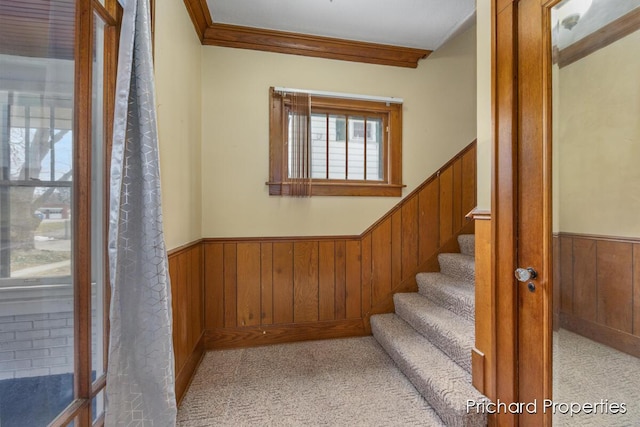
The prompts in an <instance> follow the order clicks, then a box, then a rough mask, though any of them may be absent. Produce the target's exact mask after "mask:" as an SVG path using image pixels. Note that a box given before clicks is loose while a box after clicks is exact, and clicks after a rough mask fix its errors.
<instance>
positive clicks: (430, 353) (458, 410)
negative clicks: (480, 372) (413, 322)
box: [371, 313, 487, 427]
mask: <svg viewBox="0 0 640 427" xmlns="http://www.w3.org/2000/svg"><path fill="white" fill-rule="evenodd" d="M371 330H372V332H373V335H374V336H375V337H376V339H377V340H378V342H379V343H380V345H382V347H384V349H385V350H386V351H387V353H388V354H389V355H390V356H391V358H392V359H393V360H394V361H395V362H396V365H398V367H399V368H400V370H401V371H402V372H403V373H404V374H405V376H406V377H407V378H408V379H409V380H410V381H411V383H412V384H413V385H414V387H415V388H416V389H417V390H418V391H419V392H420V394H421V395H422V396H423V397H424V398H425V400H426V401H427V402H428V403H429V405H430V406H431V407H432V408H433V409H434V410H435V411H436V413H437V414H438V416H439V417H440V418H441V419H442V421H443V422H444V423H445V424H446V425H447V426H449V427H458V426H459V427H475V426H478V427H480V426H482V427H484V426H486V424H487V420H486V415H485V414H482V413H480V414H478V413H476V412H475V411H473V410H472V411H467V401H468V400H475V401H483V400H485V399H486V398H485V397H484V396H483V395H482V394H480V392H479V391H478V390H476V389H475V388H474V387H473V386H472V385H471V375H470V374H469V373H468V372H467V371H465V370H464V369H462V368H461V367H460V366H458V364H456V363H455V362H454V361H453V360H451V359H450V358H448V357H447V356H446V355H445V354H444V353H443V352H441V351H440V350H439V349H438V348H437V347H435V346H434V345H433V344H431V343H430V342H429V340H427V339H426V338H425V337H423V336H422V335H420V334H419V333H418V332H417V331H416V330H415V329H413V328H412V327H411V326H410V325H409V324H407V323H406V322H405V321H403V320H402V319H400V317H398V316H397V315H395V314H393V313H389V314H380V315H376V316H371Z"/></svg>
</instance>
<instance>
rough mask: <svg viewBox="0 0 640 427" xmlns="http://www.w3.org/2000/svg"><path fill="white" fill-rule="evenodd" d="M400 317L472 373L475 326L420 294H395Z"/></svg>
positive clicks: (397, 311)
mask: <svg viewBox="0 0 640 427" xmlns="http://www.w3.org/2000/svg"><path fill="white" fill-rule="evenodd" d="M393 298H394V303H395V307H396V314H397V315H398V316H399V317H401V318H402V319H403V320H404V321H405V322H407V323H408V324H410V325H411V326H412V327H413V328H414V329H415V330H416V331H418V332H419V333H420V334H421V335H423V336H424V337H425V338H427V339H429V340H430V341H431V342H432V343H433V344H434V345H435V346H436V347H438V348H439V349H440V350H441V351H443V352H444V353H446V354H447V355H448V356H449V357H451V359H453V360H454V361H455V362H456V363H457V364H458V365H460V366H461V367H462V368H463V369H465V370H466V371H467V372H471V350H472V349H473V345H474V335H475V334H474V324H473V322H471V321H470V320H468V319H465V318H463V317H462V316H459V315H458V314H456V313H454V312H452V311H450V310H448V309H447V308H445V307H442V306H440V305H438V304H436V303H435V302H433V301H431V300H429V299H428V298H426V297H424V296H422V295H420V294H418V293H415V292H414V293H401V294H395V295H394V297H393Z"/></svg>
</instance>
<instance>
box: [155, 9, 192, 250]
mask: <svg viewBox="0 0 640 427" xmlns="http://www.w3.org/2000/svg"><path fill="white" fill-rule="evenodd" d="M155 19H156V24H155V77H156V94H157V98H156V102H157V105H158V131H159V140H160V142H159V143H160V166H161V179H162V211H163V217H164V228H165V241H166V245H167V248H168V249H172V248H175V247H177V246H180V245H183V244H185V243H189V242H192V241H194V240H197V239H199V238H200V237H202V231H201V224H202V220H201V218H202V209H201V206H202V202H201V200H202V197H201V171H200V165H201V163H200V146H201V145H200V143H201V139H202V138H201V129H202V127H201V117H202V115H201V108H200V99H201V98H200V91H201V86H202V85H201V78H200V77H201V76H200V70H201V67H200V64H201V50H202V46H201V45H200V41H199V40H198V38H197V36H196V32H195V31H194V28H193V25H192V24H191V21H190V19H189V15H188V14H187V11H186V9H185V7H184V4H183V3H182V2H180V1H157V2H156V18H155Z"/></svg>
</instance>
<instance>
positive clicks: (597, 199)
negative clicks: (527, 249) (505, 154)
mask: <svg viewBox="0 0 640 427" xmlns="http://www.w3.org/2000/svg"><path fill="white" fill-rule="evenodd" d="M639 45H640V31H636V32H635V33H633V34H631V35H629V36H627V37H625V38H624V39H621V40H619V41H617V42H616V43H614V44H612V45H610V46H608V47H606V48H603V49H601V50H599V51H597V52H595V53H593V54H591V55H589V56H588V57H586V58H583V59H581V60H579V61H577V62H575V63H573V64H571V65H568V66H566V67H563V68H561V69H560V71H559V87H560V89H559V91H560V94H559V99H558V101H557V102H558V104H559V123H558V124H557V128H558V131H557V136H556V137H555V138H554V143H556V144H559V147H558V157H559V158H558V159H557V163H558V164H559V171H558V176H559V183H558V185H559V192H560V196H559V204H560V206H559V211H560V212H559V222H560V223H559V225H558V227H556V228H559V229H560V230H561V231H565V232H574V233H587V234H600V235H611V236H627V237H640V220H639V213H640V167H638V162H639V161H640V120H639V119H638V118H639V117H640V79H639V78H638V76H640V55H632V54H630V52H635V51H637V49H638V46H639Z"/></svg>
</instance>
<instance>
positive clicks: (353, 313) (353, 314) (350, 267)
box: [345, 240, 362, 319]
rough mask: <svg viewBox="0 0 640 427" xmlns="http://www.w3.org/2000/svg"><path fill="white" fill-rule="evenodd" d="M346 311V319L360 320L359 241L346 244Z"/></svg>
mask: <svg viewBox="0 0 640 427" xmlns="http://www.w3.org/2000/svg"><path fill="white" fill-rule="evenodd" d="M346 260H347V265H346V301H345V305H346V309H345V314H346V318H347V319H360V317H361V315H362V312H361V305H362V290H361V283H360V281H361V277H362V269H361V247H360V241H358V240H349V241H347V243H346Z"/></svg>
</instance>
